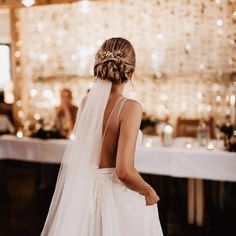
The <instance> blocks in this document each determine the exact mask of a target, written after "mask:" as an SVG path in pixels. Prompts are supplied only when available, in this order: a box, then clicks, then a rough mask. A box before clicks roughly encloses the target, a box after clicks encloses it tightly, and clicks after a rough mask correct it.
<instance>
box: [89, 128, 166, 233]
mask: <svg viewBox="0 0 236 236" xmlns="http://www.w3.org/2000/svg"><path fill="white" fill-rule="evenodd" d="M141 140H142V133H141V131H140V130H139V134H138V140H137V145H139V144H140V143H141ZM94 175H95V184H94V199H93V206H92V207H93V210H92V212H93V213H94V214H93V215H92V220H91V227H90V229H91V232H88V234H87V235H89V236H161V235H163V233H162V229H161V225H160V221H159V216H158V208H157V204H155V205H150V206H146V201H145V197H144V196H143V195H141V194H139V193H137V192H135V191H133V190H131V189H129V188H128V187H126V186H125V185H124V184H123V183H122V182H121V181H120V180H119V179H118V177H117V175H116V173H115V168H103V169H97V170H96V171H95V173H94Z"/></svg>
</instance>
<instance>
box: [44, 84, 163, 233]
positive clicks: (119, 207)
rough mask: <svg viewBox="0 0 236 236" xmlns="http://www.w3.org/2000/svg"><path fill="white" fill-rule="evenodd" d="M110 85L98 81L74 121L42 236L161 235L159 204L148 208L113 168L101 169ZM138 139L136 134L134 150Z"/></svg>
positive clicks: (140, 138) (140, 135)
mask: <svg viewBox="0 0 236 236" xmlns="http://www.w3.org/2000/svg"><path fill="white" fill-rule="evenodd" d="M111 86H112V84H111V83H110V82H108V81H102V80H98V81H97V82H96V83H95V85H94V87H93V88H92V89H91V91H90V93H89V95H88V98H87V101H86V103H85V105H84V107H83V110H82V111H81V113H80V115H79V117H78V118H77V121H76V124H75V128H74V130H73V134H74V135H75V140H74V141H73V142H71V143H70V145H68V147H67V149H66V151H65V153H64V156H63V160H62V164H61V168H60V171H59V174H58V178H57V184H56V188H55V192H54V195H53V198H52V202H51V205H50V209H49V213H48V216H47V219H46V222H45V225H44V228H43V230H42V232H41V236H161V235H163V233H162V229H161V225H160V221H159V216H158V209H157V204H155V205H151V206H146V202H145V197H144V196H143V195H141V194H139V193H138V192H135V191H133V190H131V189H129V188H128V187H126V186H125V185H124V184H123V182H121V181H120V180H119V178H118V177H117V175H116V173H115V168H102V169H100V168H99V163H100V155H101V150H102V144H103V139H104V136H105V133H106V128H105V131H104V135H103V132H102V130H103V128H102V127H103V116H104V112H105V108H106V105H107V101H108V98H109V94H110V89H111ZM123 104H124V103H123ZM121 107H122V106H121ZM113 110H114V109H113ZM111 114H112V112H111ZM111 114H110V115H109V118H110V117H111ZM109 118H108V121H107V124H106V127H107V125H108V123H109ZM141 140H142V133H141V131H140V130H139V134H138V137H137V145H139V144H140V143H141Z"/></svg>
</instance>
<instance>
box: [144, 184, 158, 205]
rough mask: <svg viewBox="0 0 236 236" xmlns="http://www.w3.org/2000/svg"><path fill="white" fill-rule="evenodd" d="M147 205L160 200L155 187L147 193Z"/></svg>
mask: <svg viewBox="0 0 236 236" xmlns="http://www.w3.org/2000/svg"><path fill="white" fill-rule="evenodd" d="M145 199H146V205H147V206H148V205H153V204H156V203H157V202H159V201H160V198H159V196H158V195H157V193H156V191H155V190H154V189H153V188H150V190H149V191H148V193H147V194H146V195H145Z"/></svg>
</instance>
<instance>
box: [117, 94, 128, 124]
mask: <svg viewBox="0 0 236 236" xmlns="http://www.w3.org/2000/svg"><path fill="white" fill-rule="evenodd" d="M127 100H128V99H127V98H126V97H125V98H123V101H122V102H121V105H120V107H119V110H118V115H117V120H116V123H117V127H118V125H119V118H120V113H121V109H122V107H123V105H124V104H125V102H126V101H127Z"/></svg>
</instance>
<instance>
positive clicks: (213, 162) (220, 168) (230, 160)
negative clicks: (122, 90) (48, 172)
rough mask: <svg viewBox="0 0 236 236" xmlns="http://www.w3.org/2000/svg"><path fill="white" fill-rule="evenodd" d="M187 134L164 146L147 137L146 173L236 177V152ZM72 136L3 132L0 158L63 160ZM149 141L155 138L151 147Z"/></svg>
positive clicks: (141, 165)
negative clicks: (189, 140)
mask: <svg viewBox="0 0 236 236" xmlns="http://www.w3.org/2000/svg"><path fill="white" fill-rule="evenodd" d="M184 140H185V139H184V138H178V139H177V140H176V141H175V144H174V145H173V146H172V147H163V146H161V145H160V142H159V139H158V138H156V137H154V138H152V137H144V141H143V145H141V146H140V147H138V149H137V154H136V166H137V169H138V170H139V171H140V172H142V173H148V174H156V175H168V176H173V177H185V178H199V179H209V180H219V181H236V153H231V152H226V151H223V150H220V149H219V148H215V149H213V150H211V151H210V150H207V149H206V148H203V147H197V145H195V147H193V148H192V149H191V150H187V149H185V148H184ZM68 142H69V141H68V140H53V139H51V140H41V139H36V138H27V137H25V138H22V139H18V138H16V137H15V136H10V135H3V136H0V159H13V160H22V161H30V162H41V163H58V164H59V163H60V162H61V159H62V156H63V152H64V150H65V147H66V144H67V143H68ZM145 142H151V143H152V145H151V146H150V147H148V148H147V147H146V146H145Z"/></svg>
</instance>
